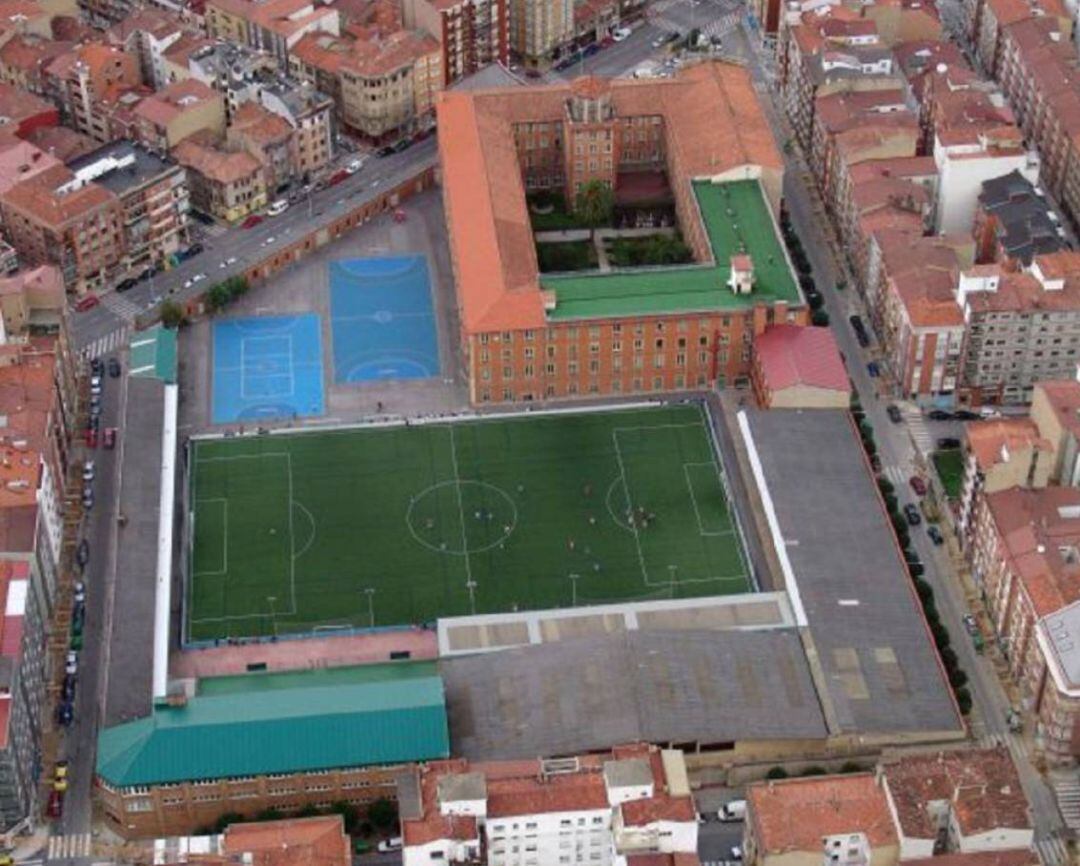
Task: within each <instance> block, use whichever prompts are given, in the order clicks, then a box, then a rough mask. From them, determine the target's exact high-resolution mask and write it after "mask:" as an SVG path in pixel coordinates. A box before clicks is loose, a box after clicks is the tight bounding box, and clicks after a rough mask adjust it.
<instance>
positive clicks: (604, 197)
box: [574, 180, 615, 232]
mask: <svg viewBox="0 0 1080 866" xmlns="http://www.w3.org/2000/svg"><path fill="white" fill-rule="evenodd" d="M614 213H615V193H614V192H612V190H611V187H610V186H608V185H607V184H606V183H604V182H603V181H601V180H590V181H589V182H588V183H587V184H585V186H583V187H582V188H581V191H580V192H579V193H578V194H577V199H576V200H575V201H574V215H575V216H576V217H577V218H578V219H579V220H581V222H582V224H583V225H584V226H585V227H586V228H588V229H589V230H590V231H592V232H595V231H596V229H598V228H599V227H600V226H602V225H604V224H605V223H610V222H611V217H612V215H613V214H614Z"/></svg>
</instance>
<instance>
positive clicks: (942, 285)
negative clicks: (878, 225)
mask: <svg viewBox="0 0 1080 866" xmlns="http://www.w3.org/2000/svg"><path fill="white" fill-rule="evenodd" d="M878 241H879V243H880V244H881V247H882V256H883V258H884V260H885V270H886V272H887V274H888V279H889V285H890V287H891V288H892V289H893V290H894V291H895V292H896V294H897V297H898V298H899V299H900V301H901V303H902V304H903V305H904V308H905V309H906V310H907V315H908V320H909V321H910V322H911V324H912V326H914V327H926V328H932V327H961V326H963V324H964V315H963V311H962V310H961V309H960V305H959V304H958V303H957V302H956V294H955V289H956V283H957V279H958V277H959V274H960V268H959V262H958V260H957V257H956V253H955V252H954V251H953V250H952V248H951V247H949V246H947V245H945V244H942V243H941V242H940V241H939V240H938V239H937V238H922V237H920V238H916V239H914V240H912V239H911V238H910V237H908V236H905V235H901V234H899V233H888V234H886V233H882V234H880V235H878Z"/></svg>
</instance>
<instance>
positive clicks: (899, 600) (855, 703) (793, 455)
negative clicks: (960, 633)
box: [745, 409, 961, 734]
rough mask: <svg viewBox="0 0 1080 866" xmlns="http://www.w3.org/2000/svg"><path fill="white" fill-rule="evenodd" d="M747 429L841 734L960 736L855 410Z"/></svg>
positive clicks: (755, 416) (754, 416)
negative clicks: (854, 421)
mask: <svg viewBox="0 0 1080 866" xmlns="http://www.w3.org/2000/svg"><path fill="white" fill-rule="evenodd" d="M745 421H746V422H747V426H748V428H749V433H750V435H749V440H750V441H749V442H748V444H747V447H748V449H749V450H750V451H751V454H752V455H753V454H754V453H755V452H756V455H757V458H758V461H759V463H760V467H759V468H760V471H761V472H762V474H763V475H764V482H765V488H766V489H765V491H764V494H763V499H765V500H766V501H767V502H771V506H772V509H773V511H774V513H775V517H776V524H775V525H774V529H778V530H779V534H780V540H779V544H777V541H776V539H774V545H776V546H777V547H778V548H780V547H782V548H783V550H782V551H781V550H780V549H778V550H777V554H778V555H779V556H781V559H783V558H784V556H783V555H781V554H786V559H787V560H788V562H789V563H790V566H791V573H790V575H789V579H790V578H791V577H793V578H794V583H795V590H796V592H797V596H798V599H799V601H801V607H802V610H803V611H805V617H806V622H807V624H808V627H809V632H810V636H811V639H812V641H813V644H814V647H815V649H816V653H815V654H814V656H815V659H816V661H815V664H816V665H818V666H819V667H820V671H821V674H822V681H823V682H824V683H825V688H826V689H827V698H828V705H827V706H826V707H825V710H826V714H827V716H828V717H829V718H830V719H831V721H832V722H833V724H834V725H835V726H836V727H837V728H838V729H839V730H838V731H837V732H859V733H864V734H885V733H899V732H904V733H914V732H919V733H929V732H942V733H944V732H953V731H956V730H957V729H959V728H960V727H961V722H960V718H959V716H958V715H957V711H956V707H955V704H954V703H953V699H952V695H951V693H950V690H949V685H948V683H947V682H946V680H945V676H944V673H943V671H942V668H941V666H940V664H939V661H938V658H937V652H936V650H935V649H934V646H933V644H932V642H931V637H930V634H929V631H928V630H927V627H926V623H925V620H924V619H923V616H922V611H921V609H920V608H919V605H918V601H917V599H916V596H915V593H914V587H913V586H912V584H911V579H910V577H909V576H908V574H907V569H906V568H905V566H904V564H903V559H902V558H901V554H900V550H899V548H898V547H897V545H896V541H895V537H894V535H893V530H892V527H891V525H890V524H889V520H888V517H887V515H886V513H885V509H884V504H883V503H882V502H881V499H880V498H879V496H878V491H877V486H876V484H875V483H874V479H873V477H872V476H871V474H870V470H869V465H868V464H867V462H866V458H865V457H864V454H863V450H862V445H861V444H860V442H859V440H858V437H857V435H856V432H855V429H854V427H853V424H852V421H851V418H850V416H849V415H848V413H847V412H843V411H833V410H826V409H813V410H809V411H797V410H770V411H759V410H750V411H747V412H746V415H745ZM791 589H792V588H791V587H789V592H790V591H791ZM794 606H795V607H796V608H798V607H799V605H798V604H795V605H794Z"/></svg>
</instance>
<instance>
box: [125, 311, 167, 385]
mask: <svg viewBox="0 0 1080 866" xmlns="http://www.w3.org/2000/svg"><path fill="white" fill-rule="evenodd" d="M128 348H129V349H130V350H131V361H130V363H129V365H128V366H129V369H130V372H131V375H132V376H151V377H153V378H156V379H161V380H162V381H164V382H167V383H168V384H170V385H174V384H176V331H174V330H172V329H171V328H163V327H162V326H161V325H154V327H152V328H147V329H146V330H145V331H138V332H136V333H135V334H133V335H132V337H131V339H130V340H129V341H128Z"/></svg>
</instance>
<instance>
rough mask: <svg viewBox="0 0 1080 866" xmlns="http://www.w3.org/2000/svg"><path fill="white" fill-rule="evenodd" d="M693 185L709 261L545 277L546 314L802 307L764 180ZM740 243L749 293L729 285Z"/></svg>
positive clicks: (596, 315)
mask: <svg viewBox="0 0 1080 866" xmlns="http://www.w3.org/2000/svg"><path fill="white" fill-rule="evenodd" d="M693 190H694V197H695V199H696V200H697V203H698V208H699V210H700V211H701V218H702V221H703V222H704V225H705V232H706V234H707V235H708V237H709V245H710V246H711V247H712V253H713V262H712V263H711V264H704V265H702V264H699V265H683V266H674V267H655V268H625V269H618V270H614V271H611V272H609V273H600V272H596V271H594V272H590V273H586V274H566V275H562V274H550V275H541V277H540V285H541V287H543V288H545V289H553V290H554V291H555V299H556V303H555V309H554V310H550V311H549V312H548V314H547V315H548V318H549V319H552V320H557V319H589V318H606V317H610V316H629V315H648V314H663V313H693V312H711V311H714V310H716V311H723V310H733V311H734V310H744V309H747V308H748V307H751V306H753V305H754V304H760V303H766V304H773V303H776V302H777V301H787V302H788V303H789V304H791V305H792V306H798V305H801V304H802V303H803V300H802V297H801V295H800V294H799V289H798V286H797V285H796V284H795V278H794V276H793V274H792V272H791V268H790V266H789V265H788V260H787V256H786V255H785V252H784V249H783V246H782V244H781V242H780V238H779V237H778V236H777V233H776V226H775V225H774V223H773V220H772V215H771V214H770V212H769V205H768V204H767V203H766V201H765V194H764V192H763V191H762V189H761V184H760V183H759V182H758V181H756V180H737V181H727V182H724V183H712V182H711V181H693ZM740 244H742V245H744V246H745V252H746V253H747V254H749V255H750V257H751V258H752V259H753V263H754V288H753V291H751V292H750V294H747V295H736V294H734V293H733V292H732V291H731V289H729V288H728V287H727V281H728V277H730V276H731V257H732V256H733V255H737V254H738V253H739V252H741V249H740Z"/></svg>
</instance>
